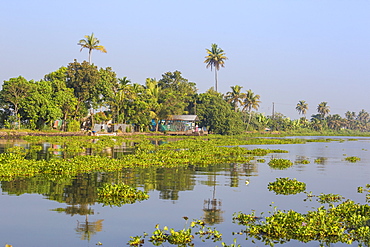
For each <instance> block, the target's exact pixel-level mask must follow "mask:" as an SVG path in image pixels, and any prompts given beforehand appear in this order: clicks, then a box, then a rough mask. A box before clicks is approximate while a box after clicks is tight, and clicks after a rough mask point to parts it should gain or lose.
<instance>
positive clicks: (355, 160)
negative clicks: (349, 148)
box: [345, 156, 361, 163]
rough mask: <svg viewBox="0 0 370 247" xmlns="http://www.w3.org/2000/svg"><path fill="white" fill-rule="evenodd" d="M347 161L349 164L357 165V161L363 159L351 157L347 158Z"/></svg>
mask: <svg viewBox="0 0 370 247" xmlns="http://www.w3.org/2000/svg"><path fill="white" fill-rule="evenodd" d="M345 160H346V161H349V162H352V163H355V162H357V161H360V160H361V159H360V158H359V157H355V156H351V157H346V158H345Z"/></svg>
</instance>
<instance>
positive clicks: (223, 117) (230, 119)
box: [197, 90, 245, 135]
mask: <svg viewBox="0 0 370 247" xmlns="http://www.w3.org/2000/svg"><path fill="white" fill-rule="evenodd" d="M197 114H198V117H199V119H200V120H201V126H206V127H207V129H208V130H209V131H211V132H212V133H215V134H221V135H237V134H240V133H242V132H243V131H244V130H245V128H244V124H243V122H242V119H241V115H240V113H238V112H235V111H234V109H232V107H231V105H230V104H228V103H227V102H226V101H225V100H224V99H223V98H222V95H221V94H219V93H217V92H214V91H212V90H209V91H207V92H206V93H204V94H200V95H199V96H198V100H197Z"/></svg>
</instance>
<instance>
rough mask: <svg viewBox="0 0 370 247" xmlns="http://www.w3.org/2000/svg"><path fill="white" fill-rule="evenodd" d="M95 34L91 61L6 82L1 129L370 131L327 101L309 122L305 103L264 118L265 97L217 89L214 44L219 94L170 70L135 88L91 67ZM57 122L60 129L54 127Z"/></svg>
mask: <svg viewBox="0 0 370 247" xmlns="http://www.w3.org/2000/svg"><path fill="white" fill-rule="evenodd" d="M99 43H100V41H99V40H98V39H97V38H96V37H95V36H94V34H93V33H92V34H91V35H86V36H85V39H81V40H80V41H79V42H78V43H77V44H78V45H79V46H81V51H82V50H83V49H84V48H86V49H88V51H89V62H86V61H84V62H82V63H79V62H77V61H76V60H74V61H73V62H72V63H69V64H68V65H67V66H66V67H64V66H63V67H61V68H59V69H58V70H56V71H54V72H51V73H49V74H47V75H45V76H44V78H43V79H41V80H39V81H34V80H30V81H28V80H26V79H25V78H24V77H22V76H19V77H16V78H10V79H9V80H7V81H4V83H3V86H2V90H1V91H0V127H3V128H8V129H20V128H27V129H35V130H45V129H59V130H63V131H78V130H80V129H81V128H82V127H83V128H85V129H86V128H91V127H92V126H93V125H94V123H106V122H108V121H109V122H111V123H113V124H129V125H131V126H132V127H133V128H134V129H135V130H136V131H148V130H149V129H150V126H151V123H152V122H153V121H154V122H156V129H155V130H158V126H159V124H158V123H159V122H160V121H161V120H165V119H168V118H169V117H170V116H171V115H183V114H190V115H198V117H199V119H200V123H199V127H206V128H207V129H208V130H209V131H211V132H212V133H216V134H240V133H243V132H245V131H254V130H258V131H262V130H272V131H274V130H277V131H280V130H281V131H287V130H299V129H311V130H318V131H321V130H326V129H334V130H339V129H343V128H345V129H352V130H360V131H369V129H370V126H369V114H368V113H367V112H365V111H364V110H362V111H360V112H359V113H358V114H356V113H355V112H346V114H345V118H342V117H341V116H339V115H338V114H334V115H330V114H329V113H330V108H329V106H328V105H327V102H322V103H320V104H319V106H318V107H317V111H318V114H316V115H313V116H312V117H311V119H310V120H308V119H307V118H306V113H307V110H308V104H307V103H306V102H305V101H303V100H302V101H299V102H298V104H297V106H296V110H297V111H298V112H299V113H300V114H302V115H303V117H302V118H300V119H298V120H290V119H289V118H287V117H285V116H284V115H282V114H281V113H273V115H272V116H265V115H264V114H261V113H257V112H255V111H257V110H258V108H259V104H260V103H261V101H260V95H258V94H255V93H254V92H253V91H252V90H247V91H246V92H243V91H242V88H243V87H241V86H238V85H236V86H231V91H229V92H227V93H226V94H225V95H223V94H221V93H219V92H218V91H217V86H218V81H217V71H218V70H219V69H220V67H224V62H225V60H227V59H228V58H227V57H226V56H225V52H224V51H223V50H222V49H221V48H219V47H218V46H217V44H212V46H211V49H206V52H207V56H206V57H205V58H206V60H205V61H204V63H206V67H207V68H209V67H210V68H211V70H212V69H214V70H215V89H214V88H210V89H209V90H208V91H207V92H205V93H200V94H198V93H197V88H196V84H195V83H194V82H189V81H188V80H187V79H185V78H184V77H183V76H182V74H181V72H180V71H174V72H167V73H164V74H163V75H162V78H161V79H159V80H156V79H154V78H147V79H146V81H145V82H144V83H143V84H138V83H132V82H131V81H130V80H129V79H128V78H127V77H123V78H117V76H116V73H115V72H114V71H113V70H112V69H111V68H110V67H107V68H98V67H97V66H95V65H94V64H92V63H91V55H92V51H93V50H98V51H101V52H104V53H106V52H107V51H106V49H105V47H104V46H102V45H99ZM57 120H60V121H58V123H59V122H60V123H62V124H61V125H59V124H58V125H55V122H56V121H57Z"/></svg>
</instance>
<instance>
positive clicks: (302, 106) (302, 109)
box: [295, 100, 308, 117]
mask: <svg viewBox="0 0 370 247" xmlns="http://www.w3.org/2000/svg"><path fill="white" fill-rule="evenodd" d="M295 109H296V110H297V111H298V113H299V114H302V115H303V116H304V117H306V113H307V110H308V104H307V103H306V101H304V100H300V101H299V102H298V104H297V106H296V108H295Z"/></svg>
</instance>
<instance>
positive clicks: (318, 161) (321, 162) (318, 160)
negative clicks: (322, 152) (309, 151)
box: [315, 157, 326, 164]
mask: <svg viewBox="0 0 370 247" xmlns="http://www.w3.org/2000/svg"><path fill="white" fill-rule="evenodd" d="M325 161H326V158H325V157H320V158H317V159H315V163H316V164H323V163H324V162H325Z"/></svg>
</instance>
